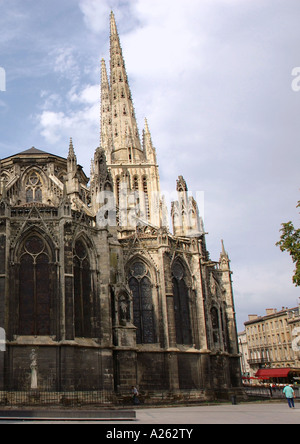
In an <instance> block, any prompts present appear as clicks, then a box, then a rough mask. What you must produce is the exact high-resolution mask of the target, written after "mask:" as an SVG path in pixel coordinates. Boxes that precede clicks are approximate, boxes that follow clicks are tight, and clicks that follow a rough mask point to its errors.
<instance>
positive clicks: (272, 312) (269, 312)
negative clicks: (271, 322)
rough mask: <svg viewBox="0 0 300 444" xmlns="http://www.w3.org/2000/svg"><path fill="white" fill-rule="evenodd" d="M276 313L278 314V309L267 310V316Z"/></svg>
mask: <svg viewBox="0 0 300 444" xmlns="http://www.w3.org/2000/svg"><path fill="white" fill-rule="evenodd" d="M275 313H277V308H266V314H267V316H270V315H273V314H275Z"/></svg>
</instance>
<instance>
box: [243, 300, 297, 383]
mask: <svg viewBox="0 0 300 444" xmlns="http://www.w3.org/2000/svg"><path fill="white" fill-rule="evenodd" d="M299 313H300V308H299V307H296V308H291V309H289V308H285V307H282V309H281V310H279V311H277V309H275V308H269V309H266V315H265V316H258V315H249V319H248V321H247V322H245V324H244V325H245V331H244V332H242V333H240V334H239V344H240V353H241V356H242V358H241V362H242V368H243V369H244V370H243V374H244V376H245V375H246V376H250V377H255V375H256V374H257V372H258V370H260V369H266V368H270V369H279V368H281V369H285V368H287V369H288V368H293V369H295V368H300V362H299V358H300V315H299ZM246 364H247V365H246Z"/></svg>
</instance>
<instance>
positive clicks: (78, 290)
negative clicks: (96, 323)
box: [74, 240, 91, 338]
mask: <svg viewBox="0 0 300 444" xmlns="http://www.w3.org/2000/svg"><path fill="white" fill-rule="evenodd" d="M74 312H75V336H76V337H78V338H80V337H86V338H89V337H91V272H90V262H89V258H88V254H87V250H86V247H85V245H84V244H83V242H82V241H80V240H79V241H77V242H76V245H75V249H74Z"/></svg>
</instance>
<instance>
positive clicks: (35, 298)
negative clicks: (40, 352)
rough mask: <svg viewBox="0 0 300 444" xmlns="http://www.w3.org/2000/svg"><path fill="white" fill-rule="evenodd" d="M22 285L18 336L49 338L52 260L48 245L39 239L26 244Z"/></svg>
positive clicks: (21, 278)
mask: <svg viewBox="0 0 300 444" xmlns="http://www.w3.org/2000/svg"><path fill="white" fill-rule="evenodd" d="M19 281H20V286H19V334H20V335H25V336H28V335H29V336H45V335H50V299H51V297H50V295H51V290H50V288H51V279H50V258H49V251H48V248H47V245H46V242H45V241H44V239H42V238H41V237H39V236H31V237H29V238H28V239H27V240H26V241H25V242H24V245H23V248H22V250H21V256H20V271H19Z"/></svg>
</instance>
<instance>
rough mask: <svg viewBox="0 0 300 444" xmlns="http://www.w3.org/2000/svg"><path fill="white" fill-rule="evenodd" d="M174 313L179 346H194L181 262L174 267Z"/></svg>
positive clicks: (184, 274)
mask: <svg viewBox="0 0 300 444" xmlns="http://www.w3.org/2000/svg"><path fill="white" fill-rule="evenodd" d="M172 275H173V295H174V313H175V328H176V342H177V344H185V345H191V344H192V342H193V341H192V333H191V321H190V309H189V290H188V287H187V285H186V282H185V278H186V273H185V269H184V267H183V266H182V264H181V263H180V262H179V261H176V262H175V263H174V265H173V267H172Z"/></svg>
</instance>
